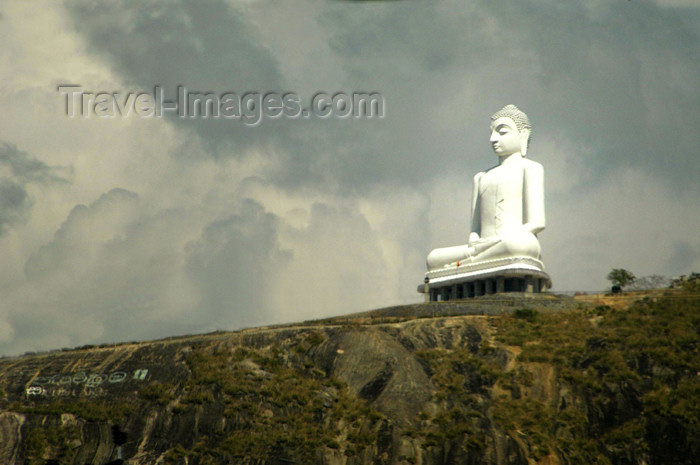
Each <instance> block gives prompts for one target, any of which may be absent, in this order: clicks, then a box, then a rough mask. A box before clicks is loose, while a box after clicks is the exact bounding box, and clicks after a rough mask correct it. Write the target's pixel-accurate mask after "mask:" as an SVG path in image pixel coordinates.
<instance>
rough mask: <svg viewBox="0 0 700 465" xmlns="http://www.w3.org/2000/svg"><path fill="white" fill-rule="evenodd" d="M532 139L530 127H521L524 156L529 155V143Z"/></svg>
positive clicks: (522, 152) (521, 147)
mask: <svg viewBox="0 0 700 465" xmlns="http://www.w3.org/2000/svg"><path fill="white" fill-rule="evenodd" d="M529 140H530V130H529V129H524V128H523V129H521V130H520V153H521V154H522V156H523V157H524V156H525V155H527V145H528V141H529Z"/></svg>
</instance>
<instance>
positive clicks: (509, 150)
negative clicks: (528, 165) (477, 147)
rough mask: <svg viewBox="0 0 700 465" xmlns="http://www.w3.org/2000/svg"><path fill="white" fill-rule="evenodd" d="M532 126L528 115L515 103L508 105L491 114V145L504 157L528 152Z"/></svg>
mask: <svg viewBox="0 0 700 465" xmlns="http://www.w3.org/2000/svg"><path fill="white" fill-rule="evenodd" d="M531 137H532V128H531V126H530V120H529V119H528V117H527V115H526V114H525V113H523V112H522V111H521V110H520V109H519V108H518V107H516V106H515V105H506V106H505V107H503V108H501V109H500V110H498V111H497V112H496V113H494V114H493V116H491V139H490V141H491V146H492V147H493V151H494V152H496V155H498V156H499V157H503V156H506V155H511V154H513V153H516V152H520V153H521V154H522V155H523V156H524V155H525V154H527V147H528V145H529V144H530V139H531Z"/></svg>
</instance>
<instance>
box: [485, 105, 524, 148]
mask: <svg viewBox="0 0 700 465" xmlns="http://www.w3.org/2000/svg"><path fill="white" fill-rule="evenodd" d="M503 117H506V118H510V119H512V120H513V122H514V123H515V126H516V127H517V128H518V131H522V130H523V129H527V130H528V131H530V136H529V137H528V138H527V145H528V146H529V145H530V141H531V140H532V126H530V118H528V117H527V115H526V114H525V113H524V112H523V111H522V110H521V109H520V108H518V107H516V106H515V105H506V106H505V107H503V108H501V109H500V110H498V111H497V112H496V113H494V114H493V115H492V116H491V121H496V120H497V119H498V118H503Z"/></svg>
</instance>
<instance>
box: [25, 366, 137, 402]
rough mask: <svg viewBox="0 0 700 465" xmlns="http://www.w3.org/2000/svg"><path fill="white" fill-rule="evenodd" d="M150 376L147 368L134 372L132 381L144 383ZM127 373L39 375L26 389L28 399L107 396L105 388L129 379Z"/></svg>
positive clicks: (81, 372)
mask: <svg viewBox="0 0 700 465" xmlns="http://www.w3.org/2000/svg"><path fill="white" fill-rule="evenodd" d="M147 376H148V369H147V368H140V369H138V370H134V372H133V375H132V376H131V379H133V380H136V381H144V380H145V379H146V377H147ZM129 378H130V377H129V373H127V372H126V371H115V372H113V373H86V372H84V371H79V372H76V373H61V374H57V375H38V376H37V377H36V378H34V379H33V380H32V382H31V383H30V385H29V387H27V389H26V395H27V397H34V396H59V397H60V396H74V397H77V396H99V395H103V394H105V392H106V391H105V390H104V388H103V386H109V385H116V384H119V383H123V382H124V381H126V380H127V379H129Z"/></svg>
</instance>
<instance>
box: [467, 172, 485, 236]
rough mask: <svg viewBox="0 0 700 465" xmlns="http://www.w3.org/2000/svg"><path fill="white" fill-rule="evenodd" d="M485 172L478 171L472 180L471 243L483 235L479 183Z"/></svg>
mask: <svg viewBox="0 0 700 465" xmlns="http://www.w3.org/2000/svg"><path fill="white" fill-rule="evenodd" d="M483 174H484V173H483V172H482V173H477V174H476V176H474V181H473V182H472V222H471V227H470V229H469V243H470V244H471V243H472V242H474V241H477V240H479V237H480V236H481V209H480V208H479V183H480V182H481V176H482V175H483Z"/></svg>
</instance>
